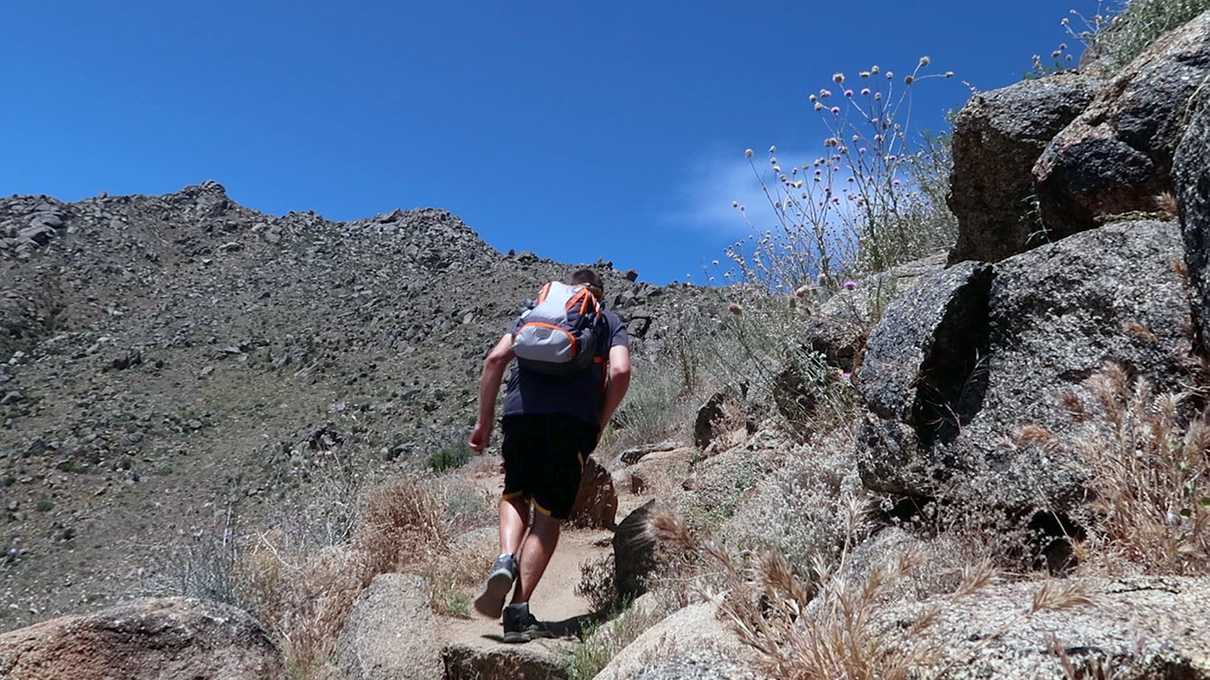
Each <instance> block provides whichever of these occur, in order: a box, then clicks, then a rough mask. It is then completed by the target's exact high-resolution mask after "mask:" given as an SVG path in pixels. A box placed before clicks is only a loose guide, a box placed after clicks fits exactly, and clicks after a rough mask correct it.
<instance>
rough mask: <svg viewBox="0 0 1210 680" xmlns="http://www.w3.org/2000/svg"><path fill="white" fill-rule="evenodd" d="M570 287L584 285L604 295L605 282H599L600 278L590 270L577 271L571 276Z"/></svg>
mask: <svg viewBox="0 0 1210 680" xmlns="http://www.w3.org/2000/svg"><path fill="white" fill-rule="evenodd" d="M571 283H572V285H580V284H583V285H586V286H588V287H589V288H594V289H596V290H597V291H599V292H600V294H601V295H604V294H605V282H604V281H602V280H601V276H600V275H599V274H597V273H596V272H595V271H593V270H591V269H577V270H576V273H574V274H572V275H571Z"/></svg>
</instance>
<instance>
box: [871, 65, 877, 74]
mask: <svg viewBox="0 0 1210 680" xmlns="http://www.w3.org/2000/svg"><path fill="white" fill-rule="evenodd" d="M870 73H873V74H874V75H878V64H874V65H873V66H871V67H870Z"/></svg>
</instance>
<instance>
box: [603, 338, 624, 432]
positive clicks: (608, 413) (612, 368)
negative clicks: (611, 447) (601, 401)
mask: <svg viewBox="0 0 1210 680" xmlns="http://www.w3.org/2000/svg"><path fill="white" fill-rule="evenodd" d="M628 389H630V348H629V347H627V346H626V345H616V346H614V347H610V348H609V382H608V383H607V384H606V387H605V405H604V408H602V409H601V430H600V431H601V432H604V431H605V426H606V425H608V424H609V419H610V418H612V417H613V412H614V411H616V410H617V408H618V405H619V404H621V403H622V398H623V397H625V396H626V390H628Z"/></svg>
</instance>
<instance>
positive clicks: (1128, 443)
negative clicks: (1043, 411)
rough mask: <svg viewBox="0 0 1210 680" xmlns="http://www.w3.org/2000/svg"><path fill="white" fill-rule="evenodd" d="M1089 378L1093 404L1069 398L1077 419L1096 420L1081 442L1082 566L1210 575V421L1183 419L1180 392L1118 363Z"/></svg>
mask: <svg viewBox="0 0 1210 680" xmlns="http://www.w3.org/2000/svg"><path fill="white" fill-rule="evenodd" d="M1089 386H1090V388H1091V391H1092V394H1093V398H1094V400H1095V401H1094V402H1093V403H1085V402H1084V401H1082V400H1079V399H1078V398H1076V397H1075V396H1074V395H1071V396H1068V397H1067V398H1066V405H1067V408H1068V409H1069V411H1071V412H1072V414H1073V415H1074V416H1075V417H1076V418H1077V419H1088V420H1091V421H1092V422H1093V423H1094V424H1095V425H1096V427H1095V428H1094V429H1093V431H1092V434H1089V435H1088V436H1086V437H1084V438H1082V439H1081V440H1079V441H1078V442H1077V446H1078V450H1079V452H1080V454H1081V456H1082V457H1083V458H1084V461H1085V463H1086V464H1087V465H1088V467H1089V469H1090V470H1091V478H1090V479H1089V482H1088V486H1089V490H1090V492H1091V494H1092V499H1091V505H1090V508H1091V511H1092V514H1091V517H1089V518H1088V524H1089V532H1088V535H1089V537H1088V540H1087V541H1086V542H1085V543H1084V544H1083V545H1081V546H1079V551H1080V553H1082V556H1083V557H1084V559H1085V560H1086V561H1087V562H1089V563H1090V564H1089V565H1087V566H1086V567H1085V568H1087V569H1090V570H1094V571H1109V572H1115V571H1122V570H1127V569H1129V566H1128V565H1135V568H1141V569H1142V570H1143V571H1144V572H1146V573H1149V574H1157V575H1168V574H1172V575H1206V574H1210V420H1208V419H1207V416H1206V414H1202V415H1200V416H1198V417H1196V418H1193V419H1192V421H1191V422H1189V424H1188V425H1187V426H1182V425H1181V422H1182V418H1181V406H1182V402H1184V401H1185V398H1184V397H1182V396H1180V395H1155V394H1153V393H1152V390H1151V387H1150V386H1149V385H1148V384H1147V383H1146V381H1143V380H1139V381H1137V382H1135V383H1134V384H1133V385H1132V384H1131V381H1130V378H1129V376H1128V375H1127V374H1126V372H1125V371H1124V370H1123V369H1122V368H1121V367H1118V366H1116V365H1115V366H1110V367H1108V368H1107V369H1105V370H1104V371H1103V372H1101V373H1099V374H1097V375H1095V376H1093V378H1091V379H1090V381H1089Z"/></svg>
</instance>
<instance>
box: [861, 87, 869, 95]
mask: <svg viewBox="0 0 1210 680" xmlns="http://www.w3.org/2000/svg"><path fill="white" fill-rule="evenodd" d="M861 96H863V97H868V96H870V88H868V87H863V88H861Z"/></svg>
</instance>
